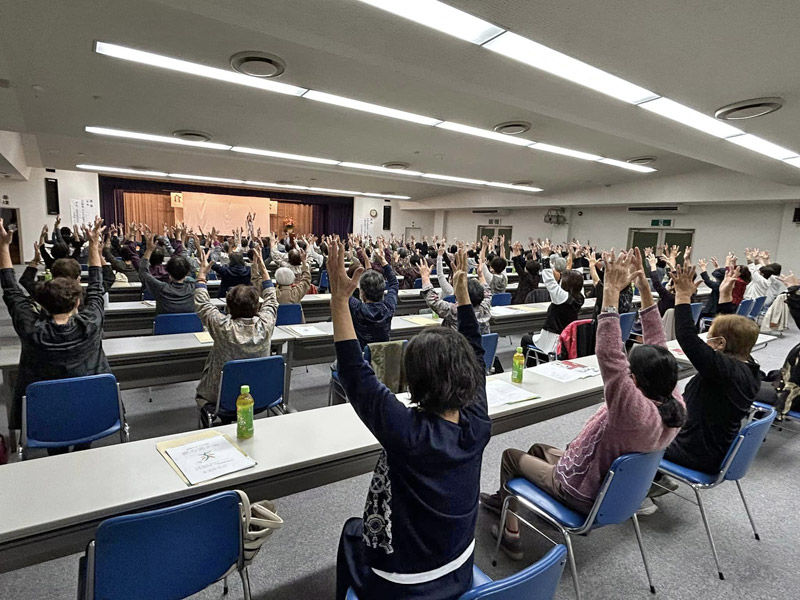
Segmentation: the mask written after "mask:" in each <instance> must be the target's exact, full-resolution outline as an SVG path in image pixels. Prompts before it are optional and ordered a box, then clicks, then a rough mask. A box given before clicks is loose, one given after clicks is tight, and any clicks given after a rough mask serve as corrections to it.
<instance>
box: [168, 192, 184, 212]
mask: <svg viewBox="0 0 800 600" xmlns="http://www.w3.org/2000/svg"><path fill="white" fill-rule="evenodd" d="M169 205H170V206H171V207H172V208H183V192H170V194H169Z"/></svg>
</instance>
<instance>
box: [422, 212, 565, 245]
mask: <svg viewBox="0 0 800 600" xmlns="http://www.w3.org/2000/svg"><path fill="white" fill-rule="evenodd" d="M501 210H502V211H503V212H504V213H506V214H498V215H479V214H473V212H472V211H471V210H448V211H445V212H446V215H447V216H446V219H445V223H446V226H445V237H447V239H448V240H456V239H459V240H465V241H468V242H471V241H473V240H475V239H476V238H477V234H478V226H479V225H488V224H489V219H490V218H491V219H492V220H496V219H500V226H501V227H511V228H512V234H513V238H514V240H520V241H523V240H527V239H528V237H533V238H539V237H541V238H551V239H553V240H560V239H567V236H568V228H567V227H556V226H554V225H548V224H547V223H545V222H544V216H545V214H546V213H547V209H545V208H528V209H501ZM436 212H439V211H436Z"/></svg>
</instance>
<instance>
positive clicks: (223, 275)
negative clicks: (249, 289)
mask: <svg viewBox="0 0 800 600" xmlns="http://www.w3.org/2000/svg"><path fill="white" fill-rule="evenodd" d="M200 252H202V250H200ZM211 269H212V270H213V271H214V272H215V273H216V274H217V276H218V277H219V292H218V293H217V298H225V296H226V295H227V293H228V290H229V289H231V288H232V287H234V286H237V285H250V267H248V266H247V265H246V264H244V255H243V254H242V253H241V252H232V253H231V254H230V255H229V257H228V264H227V265H217V264H212V265H211Z"/></svg>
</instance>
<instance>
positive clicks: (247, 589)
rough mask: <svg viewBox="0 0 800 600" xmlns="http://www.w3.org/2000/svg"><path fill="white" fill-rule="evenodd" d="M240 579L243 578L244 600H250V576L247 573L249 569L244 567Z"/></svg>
mask: <svg viewBox="0 0 800 600" xmlns="http://www.w3.org/2000/svg"><path fill="white" fill-rule="evenodd" d="M239 577H241V578H242V590H243V591H244V600H250V574H249V573H248V572H247V567H244V568H243V569H242V570H241V571H239Z"/></svg>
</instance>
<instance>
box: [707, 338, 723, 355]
mask: <svg viewBox="0 0 800 600" xmlns="http://www.w3.org/2000/svg"><path fill="white" fill-rule="evenodd" d="M727 342H728V341H727V340H726V339H725V338H724V337H722V336H721V335H717V336H714V337H708V338H706V344H708V345H709V346H710V347H711V348H712V349H713V350H715V351H716V352H721V351H723V350H725V347H726V346H727V345H728V344H727Z"/></svg>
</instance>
